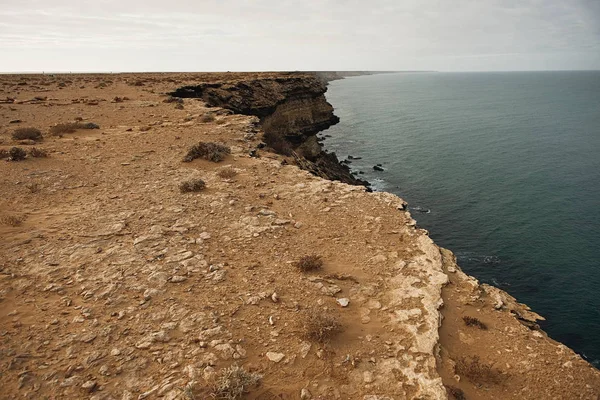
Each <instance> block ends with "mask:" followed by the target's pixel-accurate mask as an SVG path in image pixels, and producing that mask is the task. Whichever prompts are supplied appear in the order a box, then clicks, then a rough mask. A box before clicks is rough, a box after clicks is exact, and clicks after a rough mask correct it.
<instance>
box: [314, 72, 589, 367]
mask: <svg viewBox="0 0 600 400" xmlns="http://www.w3.org/2000/svg"><path fill="white" fill-rule="evenodd" d="M327 99H328V101H329V102H330V103H331V104H332V105H333V106H334V108H335V113H336V115H337V116H339V117H340V119H341V122H340V123H339V124H337V125H335V126H333V127H331V128H330V129H328V130H326V131H324V132H321V133H320V134H319V136H320V137H322V138H324V141H323V143H324V146H325V149H326V150H328V151H334V152H335V153H336V154H337V155H338V157H339V158H340V159H346V158H347V157H348V156H351V157H353V158H354V159H350V160H348V161H349V162H350V164H349V165H350V167H351V168H352V170H353V171H355V172H356V173H359V171H360V172H361V174H360V175H359V176H360V177H362V178H363V179H366V180H368V181H369V182H371V183H372V184H373V188H374V189H375V190H382V191H388V192H392V193H394V194H397V195H398V196H400V197H402V198H403V199H405V200H406V201H407V202H408V203H409V209H410V211H411V213H412V215H413V218H415V219H416V220H417V223H418V225H419V226H420V227H422V228H425V229H427V230H428V231H429V232H430V236H431V238H432V239H433V240H435V242H436V243H437V244H439V245H440V246H442V247H446V248H448V249H450V250H452V251H453V252H454V253H455V254H456V256H457V258H458V263H459V265H460V266H461V268H462V269H463V270H464V271H465V272H466V273H468V274H470V275H473V276H474V277H476V278H477V279H479V280H480V281H481V282H485V283H489V284H493V285H495V286H497V287H499V288H501V289H503V290H505V291H507V292H508V293H510V294H511V295H513V296H515V297H516V298H517V300H518V301H519V302H522V303H526V304H527V305H529V306H530V307H531V308H532V309H533V310H534V311H536V312H537V313H539V314H541V315H543V316H544V317H545V318H546V319H547V320H546V321H545V322H542V323H541V325H542V328H543V329H544V330H545V331H546V332H547V333H548V334H549V335H550V336H551V337H552V338H554V339H556V340H558V341H560V342H562V343H564V344H566V345H567V346H569V347H571V348H572V349H574V350H575V351H576V352H578V353H579V354H581V355H583V356H584V357H585V358H587V359H588V361H590V362H592V363H593V364H595V365H596V366H600V71H568V72H567V71H565V72H508V73H505V72H502V73H500V72H498V73H496V72H489V73H395V74H381V75H370V76H360V77H352V78H347V79H344V80H339V81H333V82H331V83H330V85H329V90H328V92H327ZM357 158H359V159H357ZM376 164H381V165H382V167H383V169H384V171H375V170H374V169H373V166H375V165H376Z"/></svg>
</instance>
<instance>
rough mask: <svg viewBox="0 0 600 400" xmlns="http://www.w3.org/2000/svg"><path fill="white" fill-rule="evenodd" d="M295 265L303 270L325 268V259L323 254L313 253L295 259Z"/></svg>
mask: <svg viewBox="0 0 600 400" xmlns="http://www.w3.org/2000/svg"><path fill="white" fill-rule="evenodd" d="M294 266H295V267H296V268H298V269H299V270H300V271H302V272H309V271H318V270H320V269H321V268H323V260H322V259H321V256H319V255H316V254H312V255H309V256H303V257H302V258H300V259H299V260H298V261H295V262H294Z"/></svg>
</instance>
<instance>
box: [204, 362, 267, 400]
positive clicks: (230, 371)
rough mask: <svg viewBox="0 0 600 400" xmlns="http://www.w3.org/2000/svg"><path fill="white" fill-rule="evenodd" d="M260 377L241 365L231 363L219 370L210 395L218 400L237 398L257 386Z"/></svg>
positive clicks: (236, 399)
mask: <svg viewBox="0 0 600 400" xmlns="http://www.w3.org/2000/svg"><path fill="white" fill-rule="evenodd" d="M261 379H262V377H261V376H260V375H258V374H256V373H253V372H248V371H246V370H245V369H244V368H243V367H239V366H237V365H233V366H231V367H229V368H226V369H224V370H221V371H220V372H219V373H218V375H217V376H216V377H215V379H214V382H213V384H212V393H211V394H212V396H213V397H214V398H215V399H218V400H238V399H241V398H243V396H244V394H246V393H248V391H249V389H250V388H252V387H254V386H257V385H258V384H259V383H260V380H261Z"/></svg>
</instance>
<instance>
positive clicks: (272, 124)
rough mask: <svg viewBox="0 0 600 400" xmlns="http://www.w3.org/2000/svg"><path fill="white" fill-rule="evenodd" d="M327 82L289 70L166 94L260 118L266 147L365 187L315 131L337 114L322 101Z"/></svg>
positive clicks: (325, 175)
mask: <svg viewBox="0 0 600 400" xmlns="http://www.w3.org/2000/svg"><path fill="white" fill-rule="evenodd" d="M326 91H327V85H326V82H325V81H323V80H322V79H320V78H319V77H318V76H317V75H315V74H301V73H295V74H294V73H290V74H282V75H281V76H278V77H266V78H262V77H261V78H259V79H249V80H240V81H233V82H232V81H229V82H223V83H204V84H200V85H190V86H183V87H181V88H178V89H176V90H175V91H173V92H171V93H170V94H171V95H172V96H175V97H179V98H200V99H202V100H204V101H205V102H206V104H208V105H209V106H211V107H223V108H227V109H229V110H232V111H233V112H235V113H239V114H244V115H254V116H257V117H259V118H260V125H261V128H262V130H263V131H264V132H265V135H264V139H265V142H266V144H267V145H269V146H270V147H271V148H273V149H274V150H275V151H277V152H278V153H281V154H284V155H292V153H294V155H295V159H296V161H297V165H298V166H300V167H301V168H302V169H306V170H308V171H310V172H311V173H313V174H315V175H317V176H321V177H323V178H326V179H332V180H338V181H341V182H344V183H349V184H353V185H368V182H366V181H363V180H360V179H358V178H356V177H354V176H353V175H352V174H351V173H350V169H349V168H348V167H347V166H345V165H342V164H340V163H339V161H338V159H337V157H336V155H335V154H333V153H326V152H324V151H323V150H322V149H321V145H320V143H319V142H318V140H317V138H316V136H315V135H316V134H317V133H318V132H320V131H323V130H325V129H327V128H329V127H330V126H331V125H334V124H337V123H338V122H339V118H338V117H336V116H335V115H334V114H333V107H332V106H331V104H329V103H328V102H327V100H326V99H325V92H326Z"/></svg>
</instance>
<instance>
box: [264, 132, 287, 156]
mask: <svg viewBox="0 0 600 400" xmlns="http://www.w3.org/2000/svg"><path fill="white" fill-rule="evenodd" d="M263 140H264V141H265V143H266V144H267V146H269V147H270V148H271V149H273V150H274V151H275V152H276V153H277V154H283V155H284V156H291V155H292V152H293V149H292V146H291V144H290V143H289V142H288V141H287V140H285V138H284V137H282V136H280V135H278V134H276V133H267V132H265V134H264V135H263Z"/></svg>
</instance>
